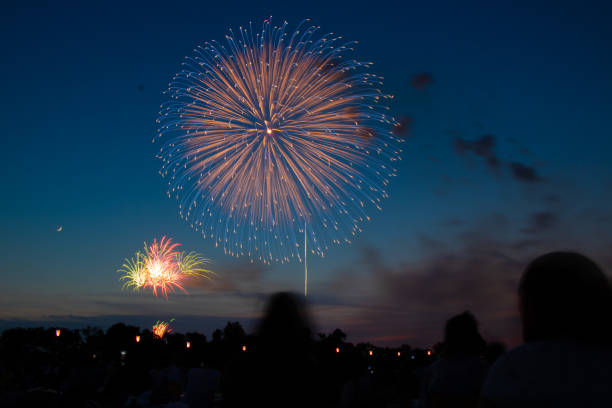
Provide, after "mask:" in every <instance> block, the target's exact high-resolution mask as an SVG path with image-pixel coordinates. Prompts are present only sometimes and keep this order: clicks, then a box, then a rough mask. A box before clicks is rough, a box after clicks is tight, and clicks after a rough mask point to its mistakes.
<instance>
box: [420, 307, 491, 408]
mask: <svg viewBox="0 0 612 408" xmlns="http://www.w3.org/2000/svg"><path fill="white" fill-rule="evenodd" d="M485 345H486V343H485V341H484V340H483V339H482V337H481V335H480V333H479V332H478V322H477V321H476V318H475V317H474V315H472V314H471V313H470V312H468V311H466V312H463V313H461V314H459V315H456V316H453V317H452V318H450V319H449V320H448V321H447V322H446V326H445V329H444V343H443V346H442V347H443V349H442V352H441V355H440V359H439V360H438V361H436V362H434V363H433V364H431V365H430V366H429V367H428V369H427V370H426V374H425V378H424V380H423V385H422V398H421V405H422V406H424V407H475V406H477V405H478V396H479V395H480V388H481V387H482V383H483V381H484V379H485V376H486V374H487V370H488V364H487V363H486V362H485V360H484V359H483V358H482V355H483V354H484V351H485Z"/></svg>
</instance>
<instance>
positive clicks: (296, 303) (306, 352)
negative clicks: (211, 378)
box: [222, 293, 320, 407]
mask: <svg viewBox="0 0 612 408" xmlns="http://www.w3.org/2000/svg"><path fill="white" fill-rule="evenodd" d="M222 383H223V390H224V397H225V406H227V407H245V406H267V407H281V406H282V407H288V406H290V407H311V406H316V405H317V403H318V402H319V396H318V390H319V389H320V387H319V386H318V384H317V373H316V364H315V360H314V358H313V355H312V353H311V339H310V329H309V323H308V318H307V315H306V311H305V308H304V306H303V304H302V302H301V300H300V299H298V298H297V297H295V296H293V295H291V294H289V293H277V294H275V295H273V296H272V297H271V298H270V300H269V303H268V306H267V309H266V313H265V316H264V317H263V319H262V320H261V322H260V323H259V327H258V329H257V335H256V338H255V343H254V344H252V345H251V344H250V345H249V349H247V351H246V352H242V353H240V356H239V358H237V359H235V360H234V361H233V362H232V363H230V365H229V367H227V369H226V370H225V373H224V376H223V378H222Z"/></svg>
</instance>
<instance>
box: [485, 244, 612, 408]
mask: <svg viewBox="0 0 612 408" xmlns="http://www.w3.org/2000/svg"><path fill="white" fill-rule="evenodd" d="M518 294H519V310H520V315H521V320H522V325H523V338H524V340H525V344H524V345H522V346H519V347H517V348H515V349H514V350H512V351H510V352H509V353H507V354H505V355H504V356H502V357H500V358H499V359H498V360H497V361H496V363H495V364H494V365H493V367H492V368H491V372H490V373H489V376H488V377H487V380H486V382H485V386H484V389H483V394H482V403H481V406H483V407H535V406H538V407H544V406H546V407H548V406H554V407H578V406H580V407H611V406H612V331H611V330H612V289H611V287H610V282H609V281H608V279H607V278H606V276H605V275H604V273H603V272H602V270H601V269H600V268H599V266H597V265H596V264H595V263H594V262H593V261H591V260H590V259H588V258H587V257H585V256H583V255H581V254H578V253H574V252H553V253H549V254H546V255H543V256H540V257H539V258H537V259H535V260H534V261H533V262H531V263H530V264H529V265H528V266H527V269H526V270H525V272H524V274H523V277H522V278H521V281H520V284H519V291H518Z"/></svg>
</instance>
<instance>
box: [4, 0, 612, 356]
mask: <svg viewBox="0 0 612 408" xmlns="http://www.w3.org/2000/svg"><path fill="white" fill-rule="evenodd" d="M428 3H429V2H428ZM532 3H534V2H520V3H519V2H494V4H492V3H491V2H481V3H474V2H435V3H431V4H425V2H418V3H417V2H415V3H410V2H406V3H405V4H403V5H401V6H400V5H398V4H393V3H391V2H382V1H377V2H371V1H370V2H364V3H358V2H345V3H341V2H329V1H328V2H319V3H315V2H302V3H297V4H290V2H278V4H273V3H265V2H263V3H262V2H236V1H234V2H217V3H215V4H212V3H209V2H204V1H201V2H183V3H181V4H173V3H170V2H163V3H154V2H142V3H131V4H129V5H125V4H122V3H120V2H117V3H114V4H110V3H108V4H107V3H98V4H96V5H89V4H87V5H86V4H81V3H63V4H60V3H52V5H43V4H39V3H24V2H15V3H13V4H5V5H3V6H2V13H0V14H1V17H0V45H1V49H2V64H0V81H1V86H0V89H2V96H3V98H2V101H3V103H2V109H1V110H0V118H1V119H2V125H3V126H2V151H3V159H2V161H0V163H1V164H0V166H2V172H1V174H2V177H3V183H2V185H3V199H2V200H1V202H0V225H1V226H2V234H1V235H0V240H1V242H0V247H1V248H2V258H3V262H2V267H1V269H0V277H1V282H2V296H1V300H0V319H3V321H2V322H0V325H1V326H2V327H8V326H11V325H13V324H16V322H23V321H26V320H27V321H30V324H40V322H41V321H46V322H48V323H49V324H52V323H53V322H55V321H60V322H63V323H65V324H73V325H76V326H84V325H86V324H100V325H106V324H108V323H112V322H114V321H117V320H119V319H126V320H128V321H129V322H132V323H136V324H140V325H142V326H147V325H149V324H150V323H152V321H151V320H155V319H158V318H159V319H162V318H169V317H176V318H177V320H176V326H177V329H179V330H181V329H182V330H187V329H189V330H192V329H200V330H202V331H204V332H205V333H206V332H207V331H209V330H210V329H212V328H214V327H217V326H220V325H221V324H222V322H224V321H225V320H226V319H232V320H236V319H239V320H242V321H243V322H245V323H246V324H247V326H248V325H249V324H250V323H249V322H252V319H253V318H254V317H256V316H257V315H258V313H259V311H260V309H261V307H262V304H263V303H262V302H263V299H265V294H266V293H269V292H273V291H276V290H293V291H296V292H300V291H301V290H302V285H303V267H302V265H300V264H292V265H284V266H280V265H279V266H273V267H262V266H260V265H254V266H250V265H247V264H246V262H247V260H244V259H239V260H236V259H230V258H228V257H226V256H225V255H224V254H223V251H222V250H220V249H216V248H214V247H212V246H211V245H210V242H206V241H203V240H202V239H201V238H200V235H199V234H198V233H195V232H193V231H192V230H190V229H189V227H188V226H187V225H186V224H184V223H183V222H182V221H181V220H180V219H179V216H178V211H177V205H176V202H174V201H172V200H170V199H168V198H167V197H166V195H165V188H164V182H163V181H162V180H161V178H160V177H159V175H158V174H157V171H158V169H159V165H160V163H159V162H158V161H156V160H155V159H154V155H155V153H156V152H157V151H158V148H159V145H158V144H152V143H151V140H152V139H153V137H154V135H155V132H156V124H155V119H156V116H157V112H158V109H159V105H160V103H162V102H163V100H164V96H163V95H162V91H163V90H164V89H165V88H166V87H167V84H168V81H169V80H170V78H171V77H172V75H173V74H174V73H175V72H176V71H177V70H178V69H179V65H180V63H181V61H182V59H183V58H184V57H185V56H186V55H190V54H191V52H192V49H193V48H194V47H195V46H197V45H199V44H202V43H203V42H205V41H208V40H212V39H222V38H223V36H224V35H225V34H226V32H227V29H228V28H229V27H237V26H239V25H241V24H246V23H248V22H249V21H253V22H254V23H257V24H259V23H261V22H262V21H263V20H264V19H265V18H267V17H268V16H270V15H271V16H273V21H276V22H279V23H280V22H282V21H283V20H287V21H288V22H289V24H290V28H294V27H295V26H296V25H297V24H298V23H299V22H300V21H301V20H303V19H304V18H310V19H311V20H312V23H313V24H316V25H320V26H321V29H322V31H323V32H334V33H338V34H341V35H342V36H343V37H344V38H346V39H347V40H357V41H359V47H358V57H359V58H360V59H362V60H367V61H373V62H374V67H373V68H372V70H373V72H375V73H377V74H379V75H382V76H384V77H385V87H384V90H385V91H387V92H389V93H392V94H394V95H395V100H394V103H393V105H392V110H393V112H394V114H395V115H397V116H400V115H402V116H409V117H411V118H413V120H414V122H413V125H412V128H411V130H410V132H409V134H407V136H406V139H407V140H406V143H404V155H403V162H402V164H401V165H400V167H399V177H397V178H395V179H393V180H392V184H391V187H390V190H389V191H390V199H389V200H387V202H385V203H384V206H383V211H382V212H380V213H377V214H373V217H372V221H371V222H370V223H369V224H367V225H366V226H365V228H364V232H363V233H362V235H361V236H360V237H358V239H356V240H355V241H354V243H353V245H352V246H350V247H343V248H334V249H331V250H330V251H329V253H328V255H327V257H326V258H325V259H315V258H312V259H309V270H310V287H309V291H310V293H311V296H310V302H311V305H312V311H313V315H314V320H315V322H316V325H317V327H318V328H320V329H321V330H329V329H333V328H334V327H336V326H339V327H342V328H344V329H345V330H346V331H347V332H348V333H349V339H350V340H356V341H357V340H371V341H373V342H375V343H380V344H384V343H391V344H396V343H402V342H407V343H412V344H417V345H426V344H430V343H431V342H433V341H435V340H437V339H439V337H440V336H441V328H442V325H443V322H444V320H445V319H446V318H448V317H449V316H451V315H452V314H454V313H459V312H462V311H463V310H465V309H466V308H469V309H472V310H473V311H474V312H475V314H476V316H477V317H478V318H479V319H480V320H481V325H482V329H483V331H484V333H485V335H486V336H488V338H501V339H504V340H505V341H508V342H511V343H513V342H516V341H517V339H518V337H519V334H520V333H519V332H518V326H517V320H516V311H515V298H514V291H515V287H516V283H517V279H518V277H519V276H520V273H521V269H522V268H523V267H524V265H525V263H526V262H527V261H528V260H529V259H530V258H531V257H533V256H534V255H537V254H539V253H541V252H543V251H546V250H551V249H558V248H572V249H578V250H582V251H585V252H586V253H587V254H588V255H590V256H592V257H593V258H594V259H595V260H596V261H598V262H599V263H601V264H602V265H603V266H604V267H606V268H608V267H609V266H612V256H611V255H610V250H611V249H612V234H611V233H610V232H609V229H610V225H611V221H612V213H611V212H610V210H609V203H610V199H611V198H612V194H611V191H612V172H611V170H612V165H611V164H610V152H612V140H611V137H610V136H611V135H612V122H611V121H610V112H612V74H611V73H612V57H611V53H610V52H609V44H610V40H611V39H612V26H611V25H610V24H609V21H610V18H611V17H612V13H611V8H610V6H609V4H606V3H604V2H600V3H591V4H589V5H580V6H577V3H575V4H563V3H562V2H546V3H544V2H540V3H538V4H536V5H534V4H532ZM419 73H429V74H430V75H431V77H432V78H433V82H432V83H431V84H429V85H427V86H425V87H424V89H417V88H415V87H413V86H412V85H411V80H412V78H413V77H414V75H416V74H419ZM487 135H490V136H489V137H485V136H487ZM494 163H496V164H494ZM59 225H62V226H63V231H62V232H57V231H56V228H57V227H58V226H59ZM164 234H167V235H170V236H172V237H173V238H174V239H175V240H177V241H178V242H181V243H182V244H183V245H184V247H185V248H186V249H190V250H197V251H200V252H202V253H205V254H206V255H208V256H209V257H210V258H212V259H213V260H214V269H215V270H216V271H217V272H218V273H219V274H221V275H222V277H223V278H224V281H223V282H222V283H220V284H218V285H216V286H214V287H206V288H194V289H192V290H191V296H175V297H174V298H172V299H171V300H170V301H168V302H166V301H164V300H161V299H154V298H151V296H148V295H141V296H135V295H132V294H129V293H126V292H121V288H120V283H119V282H118V280H117V279H118V274H117V273H116V272H115V271H116V269H117V268H118V267H119V266H120V265H121V263H122V260H123V258H125V257H127V256H129V255H131V254H132V253H133V252H134V251H135V250H137V249H139V248H140V247H141V246H142V243H143V241H145V240H147V241H150V240H152V238H154V237H160V236H161V235H164ZM207 334H209V333H207Z"/></svg>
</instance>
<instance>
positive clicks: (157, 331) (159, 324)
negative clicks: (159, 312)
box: [153, 319, 174, 339]
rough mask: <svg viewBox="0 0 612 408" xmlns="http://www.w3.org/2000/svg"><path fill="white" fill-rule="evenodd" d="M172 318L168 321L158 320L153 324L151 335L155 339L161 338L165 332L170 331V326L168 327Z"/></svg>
mask: <svg viewBox="0 0 612 408" xmlns="http://www.w3.org/2000/svg"><path fill="white" fill-rule="evenodd" d="M173 321H174V319H170V321H169V322H165V321H163V320H158V321H156V322H155V324H154V325H153V337H155V338H157V339H163V338H164V335H166V333H170V332H171V331H172V328H171V327H170V323H172V322H173Z"/></svg>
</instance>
